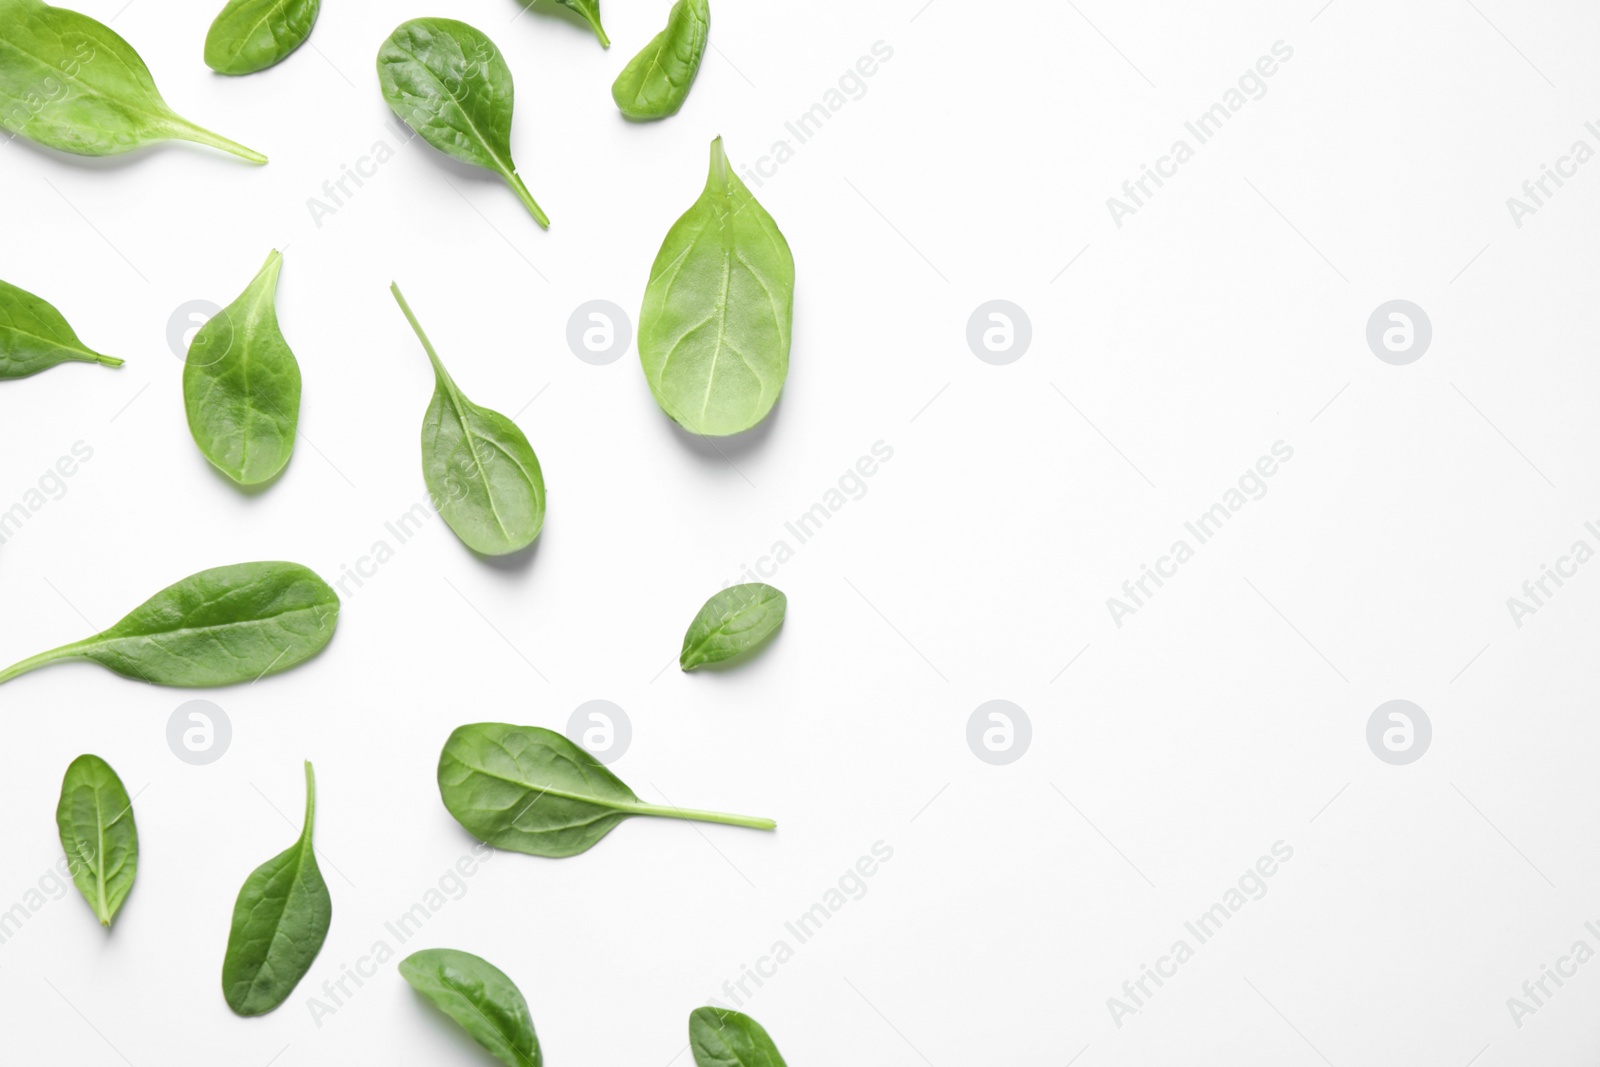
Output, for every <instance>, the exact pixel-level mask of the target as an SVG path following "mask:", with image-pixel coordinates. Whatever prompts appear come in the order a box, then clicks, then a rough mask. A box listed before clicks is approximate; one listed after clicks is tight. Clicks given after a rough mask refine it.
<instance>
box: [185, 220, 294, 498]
mask: <svg viewBox="0 0 1600 1067" xmlns="http://www.w3.org/2000/svg"><path fill="white" fill-rule="evenodd" d="M282 266H283V256H282V255H281V254H280V253H278V252H276V251H274V252H273V253H272V254H271V255H270V256H268V257H267V262H266V265H265V266H263V267H262V268H261V272H260V273H259V274H257V275H256V277H255V281H253V282H251V283H250V286H249V288H247V289H245V291H244V292H243V293H242V294H241V295H240V296H239V299H237V300H235V301H234V302H233V303H231V304H229V305H228V306H227V307H225V308H223V309H222V310H221V311H220V312H218V313H217V314H215V315H213V316H212V317H211V320H210V321H209V322H207V323H206V324H205V325H204V326H202V327H200V329H199V330H198V331H197V332H196V333H195V335H194V340H193V341H192V342H190V344H189V358H188V359H187V360H185V361H184V366H183V405H184V408H185V409H186V410H187V412H188V414H189V432H190V433H191V434H192V435H193V436H194V443H195V444H197V445H199V446H200V452H201V453H202V454H203V455H204V456H205V457H206V459H208V460H210V461H211V465H212V466H213V467H216V468H217V469H218V470H219V471H221V472H222V473H223V474H226V475H227V476H228V477H229V478H232V479H233V480H234V481H235V482H237V483H239V484H240V485H260V484H261V483H263V482H266V481H270V480H271V479H273V478H275V477H277V475H278V473H279V472H280V471H282V470H283V468H284V467H286V466H288V464H289V457H290V455H291V454H293V452H294V435H295V429H296V427H298V426H299V424H300V364H299V363H298V362H296V361H295V358H294V353H293V352H291V351H289V345H288V343H287V342H286V341H284V339H283V334H282V332H281V331H279V329H278V308H277V293H278V272H279V270H280V269H281V268H282Z"/></svg>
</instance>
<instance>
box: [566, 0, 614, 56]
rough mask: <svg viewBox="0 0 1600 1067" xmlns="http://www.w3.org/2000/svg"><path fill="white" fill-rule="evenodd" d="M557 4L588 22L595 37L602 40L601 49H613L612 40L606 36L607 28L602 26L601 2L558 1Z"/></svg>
mask: <svg viewBox="0 0 1600 1067" xmlns="http://www.w3.org/2000/svg"><path fill="white" fill-rule="evenodd" d="M556 3H558V4H560V5H561V6H562V7H565V8H568V9H569V10H572V11H576V12H577V13H578V14H579V15H580V16H581V17H582V18H583V21H585V22H587V23H588V24H589V26H590V28H592V29H593V30H594V35H595V36H596V37H598V38H600V47H602V48H610V47H611V38H609V37H607V36H606V30H605V27H604V26H602V25H600V0H556Z"/></svg>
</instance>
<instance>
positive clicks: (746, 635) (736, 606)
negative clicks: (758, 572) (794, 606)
mask: <svg viewBox="0 0 1600 1067" xmlns="http://www.w3.org/2000/svg"><path fill="white" fill-rule="evenodd" d="M788 609H789V598H788V597H786V596H784V595H783V594H782V593H781V592H779V591H778V590H776V589H774V588H773V587H772V586H770V585H764V584H762V583H761V582H750V583H748V584H746V585H734V586H729V587H728V588H727V589H724V590H722V591H721V592H720V593H717V594H716V595H715V596H713V597H712V598H711V599H710V600H707V601H706V602H705V605H704V606H703V607H702V608H701V609H700V611H699V613H698V614H697V615H695V617H694V619H693V621H691V622H690V623H689V629H688V631H687V632H685V633H684V635H683V650H682V651H681V652H680V653H679V654H678V666H680V667H682V668H683V669H684V670H686V671H692V670H694V669H695V668H696V667H699V666H702V665H704V664H707V663H720V662H722V661H723V660H727V659H732V658H733V657H734V656H737V655H740V654H741V653H744V652H748V651H750V650H751V649H753V648H755V647H756V646H757V645H759V644H761V642H763V641H765V640H766V639H767V638H768V637H770V636H771V635H772V633H773V631H775V630H777V628H778V627H779V626H782V625H783V616H784V613H785V612H786V611H788Z"/></svg>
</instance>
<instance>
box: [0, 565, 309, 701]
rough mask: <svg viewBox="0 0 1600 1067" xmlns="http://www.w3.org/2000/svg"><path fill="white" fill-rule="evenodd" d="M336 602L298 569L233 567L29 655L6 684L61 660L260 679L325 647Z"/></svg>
mask: <svg viewBox="0 0 1600 1067" xmlns="http://www.w3.org/2000/svg"><path fill="white" fill-rule="evenodd" d="M338 622H339V597H338V596H337V594H335V593H334V591H333V590H332V589H330V588H328V584H327V583H326V582H324V581H323V580H322V579H321V578H318V577H317V576H316V575H315V574H313V573H312V572H311V571H310V570H308V569H307V568H305V567H302V566H300V565H299V564H298V563H236V564H234V565H233V566H231V567H216V568H214V569H212V570H208V571H201V572H200V573H199V574H193V575H190V576H189V577H187V578H185V579H184V580H183V581H181V582H178V583H176V584H174V585H169V586H167V587H166V588H165V589H163V590H161V592H159V593H157V594H156V595H155V596H153V597H151V598H150V599H149V600H147V601H145V602H144V603H143V604H141V605H139V606H138V607H137V608H134V609H133V611H131V612H129V613H128V615H127V616H126V617H125V618H123V620H122V621H121V622H119V623H117V624H116V625H115V626H113V627H111V628H110V629H109V630H104V631H102V632H100V633H98V634H95V635H94V636H93V637H86V638H84V639H83V640H82V641H76V642H74V643H72V644H70V645H62V646H61V647H60V648H56V649H51V650H50V651H49V652H41V653H39V654H38V655H37V656H30V657H29V658H27V659H25V660H23V661H22V662H21V663H16V664H13V665H12V666H10V667H7V668H6V669H5V670H3V671H0V682H9V681H10V680H11V679H13V678H15V677H17V676H18V675H20V674H26V673H27V672H29V671H31V670H34V669H35V668H38V667H43V666H44V665H45V664H46V663H54V662H55V661H56V660H63V659H87V660H93V661H94V662H96V663H98V664H100V665H101V666H102V667H105V668H107V669H109V670H112V671H115V672H116V673H118V674H120V675H122V676H123V677H124V678H137V679H139V680H140V681H144V682H151V683H153V684H155V685H173V686H212V685H233V684H234V683H236V682H253V681H255V680H256V679H258V678H261V677H262V676H264V675H267V674H274V673H277V672H278V671H285V670H288V669H289V668H290V667H293V666H294V665H295V664H297V663H301V662H304V661H305V660H308V659H310V658H311V657H312V656H314V655H316V654H317V653H318V652H320V651H322V647H323V646H324V645H326V644H327V643H328V642H329V641H330V640H332V638H333V630H334V627H335V626H336V625H337V624H338Z"/></svg>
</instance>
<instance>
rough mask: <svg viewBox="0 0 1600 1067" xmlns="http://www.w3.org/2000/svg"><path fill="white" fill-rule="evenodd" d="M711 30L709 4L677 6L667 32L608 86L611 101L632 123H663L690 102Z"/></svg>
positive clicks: (686, 1) (691, 1)
mask: <svg viewBox="0 0 1600 1067" xmlns="http://www.w3.org/2000/svg"><path fill="white" fill-rule="evenodd" d="M710 29H711V5H710V4H709V3H707V0H678V2H677V3H676V4H674V5H672V14H670V15H669V16H667V28H666V29H664V30H662V31H661V32H660V33H658V34H656V37H655V40H653V41H651V42H650V43H649V44H647V45H645V46H644V51H642V52H640V53H639V54H638V55H636V56H634V57H633V59H632V60H631V61H630V62H629V63H628V65H627V66H626V67H623V68H622V73H621V74H619V75H617V80H616V82H614V83H613V84H612V86H611V99H613V100H615V101H616V102H617V107H619V108H621V109H622V113H623V114H624V115H626V116H628V117H629V118H630V119H664V118H666V117H667V116H668V115H675V114H677V112H678V109H679V108H680V107H682V106H683V102H684V101H685V100H687V99H689V87H690V86H691V85H693V84H694V76H695V73H696V72H697V71H699V69H700V57H701V56H703V55H705V51H706V36H707V34H708V33H709V32H710Z"/></svg>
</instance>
